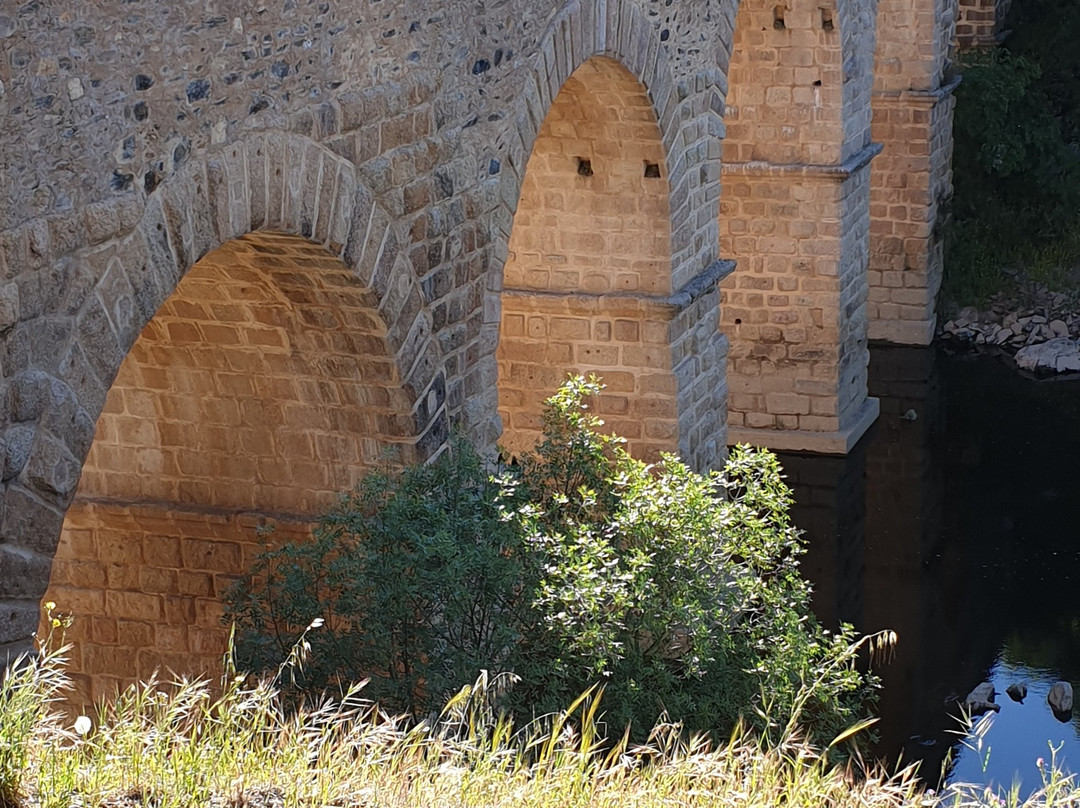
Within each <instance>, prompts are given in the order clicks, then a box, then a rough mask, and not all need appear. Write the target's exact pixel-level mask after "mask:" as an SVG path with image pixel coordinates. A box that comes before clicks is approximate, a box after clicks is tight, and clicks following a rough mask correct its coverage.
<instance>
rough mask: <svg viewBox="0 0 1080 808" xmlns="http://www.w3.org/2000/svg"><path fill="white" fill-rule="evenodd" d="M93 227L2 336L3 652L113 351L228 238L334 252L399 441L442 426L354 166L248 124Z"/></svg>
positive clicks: (55, 533) (405, 269)
mask: <svg viewBox="0 0 1080 808" xmlns="http://www.w3.org/2000/svg"><path fill="white" fill-rule="evenodd" d="M90 221H91V222H92V219H90ZM115 231H120V232H115ZM101 232H102V233H105V234H106V237H105V238H102V237H101V236H100V235H97V234H95V233H89V234H87V236H86V239H85V242H89V243H90V244H91V245H93V246H89V247H83V248H81V249H77V250H72V251H71V252H69V253H68V254H62V253H60V254H58V251H56V250H55V247H54V251H53V255H52V259H51V261H52V265H53V267H54V269H53V270H52V271H55V272H58V273H62V274H63V275H64V276H65V277H67V278H69V279H70V280H69V282H68V284H67V287H66V288H67V290H68V291H67V293H66V298H65V300H64V301H63V305H62V306H61V307H59V308H58V310H57V311H56V313H54V314H52V315H50V316H46V317H40V318H37V319H33V320H28V321H26V322H22V323H19V324H18V325H16V326H15V327H14V328H13V329H12V330H11V331H9V332H8V335H7V338H6V340H5V343H4V349H5V353H4V369H5V372H6V374H7V379H6V381H5V387H4V393H5V401H6V403H7V405H8V415H7V418H6V422H5V424H4V430H3V437H4V443H3V445H4V449H5V463H4V474H3V483H2V498H3V499H2V507H3V518H2V521H0V572H2V574H0V652H4V651H15V650H20V649H23V648H26V647H27V646H28V644H29V639H30V637H31V636H32V634H33V632H34V630H35V627H36V624H37V620H38V602H39V600H40V598H41V596H42V595H43V593H44V591H45V588H46V586H47V584H48V581H49V574H50V567H51V564H52V558H53V553H54V552H55V549H56V545H57V541H58V538H59V536H60V533H61V528H62V525H63V522H64V515H65V512H66V510H67V508H68V506H69V505H70V503H71V502H72V499H73V497H74V495H75V491H76V485H77V483H78V481H79V477H80V472H81V468H82V464H83V462H84V460H85V458H86V456H87V454H88V452H89V451H90V448H91V444H92V442H93V440H94V429H95V423H96V422H97V421H98V416H99V415H100V414H101V412H102V410H103V409H104V407H105V404H106V399H107V394H108V390H109V388H110V385H112V383H113V380H114V378H115V377H116V374H117V372H118V370H119V369H120V367H121V364H122V362H123V361H124V358H125V357H126V356H127V355H128V352H129V350H130V349H131V347H132V345H133V344H134V343H135V341H136V339H137V338H138V337H139V335H140V333H141V332H142V331H143V329H144V328H145V327H146V326H147V324H148V323H149V322H150V321H151V318H152V317H153V316H154V315H155V313H157V312H158V311H159V309H160V308H161V306H162V305H163V304H164V303H165V301H166V300H167V299H168V298H169V296H170V295H171V294H172V293H173V291H174V290H175V289H176V288H177V286H178V284H179V283H180V282H181V280H182V279H183V278H184V277H185V275H186V274H187V273H188V271H189V270H190V269H191V268H192V266H194V265H195V264H196V263H197V262H198V261H199V260H200V259H201V258H203V257H204V256H206V255H207V254H208V253H210V252H211V251H214V250H218V249H219V248H221V247H222V246H223V245H227V244H229V243H230V242H232V241H233V240H234V239H239V238H241V237H244V236H246V235H247V234H249V233H256V234H259V233H267V232H269V233H279V234H285V236H287V237H289V238H291V239H293V240H295V241H296V242H298V243H302V244H310V245H311V248H312V249H313V250H316V251H317V252H320V253H321V254H323V255H325V256H326V257H327V259H328V260H330V259H332V260H333V261H334V262H337V264H338V265H340V267H341V268H342V270H343V271H346V272H347V275H348V277H349V282H348V283H349V284H350V285H352V286H353V287H354V288H355V290H356V291H357V293H358V294H359V295H360V297H362V298H363V300H365V301H366V302H367V304H368V305H369V306H370V313H371V315H372V317H374V318H375V319H376V320H378V321H379V322H380V323H381V324H382V325H381V326H376V329H377V330H379V331H380V338H381V339H382V340H383V341H384V344H385V353H386V357H387V363H388V366H389V367H390V368H391V370H392V373H393V374H394V375H395V376H396V379H397V384H398V385H399V387H400V390H401V394H402V406H403V411H404V415H405V420H406V421H407V423H405V424H400V423H399V425H398V427H397V428H398V429H399V430H400V432H401V434H402V435H404V436H411V437H407V439H406V440H405V441H404V442H405V443H407V444H410V445H411V446H412V447H413V449H412V450H413V451H414V452H415V456H417V457H420V458H423V457H426V456H430V455H431V454H432V453H433V452H436V451H438V449H439V448H440V447H441V446H442V445H443V442H444V440H445V437H446V435H447V431H448V424H447V416H446V409H445V404H444V398H445V382H444V378H443V369H442V366H441V360H440V356H439V348H438V345H437V344H436V342H435V341H434V340H433V339H432V336H431V331H432V328H431V321H430V315H429V313H428V312H427V310H426V308H425V306H424V303H423V296H422V294H421V290H420V289H419V284H418V281H417V280H416V278H415V275H414V273H413V271H412V268H411V267H410V265H409V263H408V261H407V258H406V256H405V255H404V254H403V251H401V250H399V247H398V245H399V238H398V235H397V234H396V231H395V226H394V223H393V221H392V220H391V217H390V216H389V215H388V214H387V213H386V212H385V211H384V210H383V209H382V208H381V207H380V206H379V205H378V204H377V203H376V202H375V200H374V199H373V197H372V195H371V194H370V193H369V192H368V191H367V190H366V189H365V188H364V187H363V185H362V183H361V182H360V181H359V179H358V177H357V174H356V170H355V168H354V167H353V166H352V165H351V164H350V163H348V162H347V161H345V160H343V159H341V158H340V157H338V156H336V155H335V154H333V153H332V152H330V151H328V150H327V149H325V148H324V147H322V146H320V145H318V144H316V143H315V142H313V141H311V140H309V139H307V138H305V137H302V136H297V135H280V134H265V135H263V134H260V135H254V136H251V137H248V138H246V139H245V140H243V141H241V142H236V143H232V144H230V145H227V146H224V147H220V148H215V149H209V150H207V151H205V152H202V153H196V154H193V155H191V156H190V157H189V158H188V160H187V163H186V165H185V166H184V167H183V168H182V169H181V170H180V171H178V172H177V173H176V174H175V175H174V176H173V177H172V178H171V179H170V180H169V181H168V182H166V183H165V184H163V185H162V186H160V187H159V188H158V189H157V190H156V191H155V192H154V193H152V194H151V195H150V196H149V197H148V198H147V199H146V203H145V208H144V209H142V210H141V211H138V212H137V215H135V214H134V213H133V214H132V215H129V217H128V221H127V222H126V223H125V222H117V221H112V222H109V223H108V227H103V228H102V231H101ZM283 237H284V236H283ZM75 241H76V243H78V241H79V240H75ZM95 241H97V242H100V243H96V244H95ZM316 245H318V246H316ZM28 246H29V244H28ZM301 283H302V281H301ZM297 294H301V292H299V291H298V292H297ZM327 295H328V296H330V295H332V290H328V291H327ZM359 344H360V345H362V344H363V343H359Z"/></svg>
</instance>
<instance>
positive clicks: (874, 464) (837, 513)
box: [781, 348, 1080, 790]
mask: <svg viewBox="0 0 1080 808" xmlns="http://www.w3.org/2000/svg"><path fill="white" fill-rule="evenodd" d="M870 385H871V390H870V392H871V395H874V396H877V397H879V398H880V400H881V417H880V419H879V420H878V423H877V424H875V426H874V428H873V429H872V430H871V432H870V433H868V434H867V436H866V437H865V438H863V440H862V441H861V442H860V445H859V446H858V447H857V448H856V451H854V452H852V453H851V454H850V455H849V456H847V457H845V458H833V457H808V456H800V455H790V454H785V455H781V460H782V462H783V464H784V467H785V470H786V472H787V474H788V481H789V483H790V484H791V485H792V487H793V489H794V491H795V498H796V507H795V512H794V517H795V522H796V524H798V525H799V526H800V527H801V528H803V529H804V530H805V531H806V534H807V538H808V541H809V548H810V549H809V552H808V553H807V556H806V558H805V561H804V570H805V572H806V574H807V576H808V577H809V578H810V579H811V580H812V581H813V582H814V585H815V596H814V601H815V603H814V605H815V610H816V611H817V612H818V614H819V616H820V618H821V619H822V620H823V621H824V622H826V623H827V624H831V625H835V624H836V623H838V622H839V621H846V622H850V623H853V624H854V625H855V626H856V628H858V629H859V630H861V631H864V632H871V631H877V630H880V629H885V628H890V629H893V630H895V631H896V632H897V634H898V635H899V640H900V641H899V645H898V647H897V649H896V654H895V657H894V659H893V660H892V661H891V662H889V663H888V664H887V665H885V666H884V667H883V668H881V669H880V670H879V673H880V674H881V676H882V679H883V683H884V688H883V691H882V695H881V700H880V702H879V705H878V710H879V712H880V714H881V722H880V724H879V730H880V733H879V734H880V736H881V743H880V745H879V753H880V754H881V755H882V757H884V758H886V759H888V760H890V761H892V760H896V759H897V757H898V756H899V757H902V759H903V760H905V761H910V760H913V759H914V760H920V761H922V771H923V774H924V776H925V777H926V778H927V779H928V780H931V781H933V780H936V779H937V773H938V772H940V771H941V769H942V766H943V764H944V763H945V761H946V759H947V756H948V753H949V752H950V750H951V752H952V757H953V758H954V760H953V762H952V764H951V766H952V768H951V773H950V778H959V779H963V780H967V781H975V782H996V783H1003V784H1006V785H1007V784H1009V783H1010V782H1011V781H1012V780H1013V778H1014V776H1016V777H1021V778H1022V779H1023V783H1024V788H1025V790H1027V789H1030V788H1033V787H1035V786H1037V785H1038V784H1039V779H1038V776H1037V775H1038V772H1037V770H1035V769H1034V761H1035V759H1036V758H1038V757H1039V756H1042V757H1044V758H1046V759H1049V750H1048V748H1047V746H1046V742H1047V741H1048V740H1051V739H1055V738H1056V739H1057V740H1059V741H1064V743H1065V746H1064V748H1063V751H1062V755H1063V756H1064V757H1065V759H1066V760H1070V759H1073V760H1076V761H1077V762H1078V765H1080V740H1078V737H1080V736H1078V733H1077V730H1076V729H1074V728H1072V726H1071V725H1070V726H1066V725H1063V724H1060V723H1058V722H1057V721H1056V719H1054V718H1053V716H1052V715H1051V714H1050V712H1049V707H1048V706H1047V705H1046V691H1047V690H1048V689H1049V686H1050V684H1051V683H1052V682H1053V681H1054V680H1056V679H1058V678H1061V679H1066V680H1069V681H1071V682H1072V683H1073V685H1074V687H1076V686H1077V685H1080V599H1078V598H1076V597H1075V593H1076V588H1075V582H1076V581H1078V580H1080V577H1078V576H1080V541H1076V540H1075V539H1074V538H1073V534H1074V531H1075V529H1076V527H1075V525H1076V521H1077V519H1076V517H1077V515H1080V514H1078V508H1077V507H1076V505H1075V504H1074V502H1075V498H1076V493H1075V491H1076V483H1077V481H1078V478H1080V474H1078V471H1077V458H1078V457H1080V382H1078V381H1066V382H1035V381H1031V380H1028V379H1024V378H1021V377H1020V376H1019V375H1017V373H1016V372H1015V371H1014V370H1013V369H1011V368H1010V367H1008V366H1006V365H1005V364H1004V363H1003V362H1001V361H1000V360H998V359H995V358H993V357H985V356H949V355H946V354H944V353H940V352H936V351H935V350H934V349H919V348H875V349H874V350H873V351H872V358H871V367H870ZM987 679H990V680H992V681H993V682H994V684H995V686H996V688H997V690H998V691H999V692H1000V693H1001V695H1000V696H999V697H998V703H999V704H1001V705H1002V709H1001V713H1000V714H999V715H997V716H995V718H994V721H993V724H992V726H991V727H990V729H989V731H988V733H987V735H986V738H985V741H984V750H983V754H985V749H986V747H987V746H989V748H990V754H989V758H988V759H987V760H985V761H984V760H981V759H980V757H981V755H979V754H975V753H973V752H972V751H971V750H969V749H967V748H965V747H964V746H963V745H962V744H960V743H959V742H958V736H956V735H955V734H953V733H954V732H955V730H957V729H958V728H959V724H958V723H957V721H956V720H955V719H954V718H951V717H950V713H953V714H955V713H956V712H957V708H956V706H955V701H956V699H957V698H958V697H959V698H961V699H962V698H963V697H964V695H965V694H967V693H968V692H969V691H970V690H971V689H972V688H973V687H974V686H975V685H977V684H978V683H979V682H981V681H985V680H987ZM1012 681H1026V682H1028V685H1029V696H1028V698H1027V700H1026V701H1025V703H1024V704H1023V705H1020V704H1014V703H1013V702H1012V701H1011V700H1010V699H1009V698H1008V697H1007V696H1005V695H1004V691H1005V687H1006V686H1007V685H1008V684H1010V683H1011V682H1012ZM1078 692H1080V690H1078ZM1033 750H1034V751H1033ZM984 763H985V771H984V768H983V766H984Z"/></svg>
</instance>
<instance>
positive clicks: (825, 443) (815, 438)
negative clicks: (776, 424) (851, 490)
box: [727, 398, 881, 455]
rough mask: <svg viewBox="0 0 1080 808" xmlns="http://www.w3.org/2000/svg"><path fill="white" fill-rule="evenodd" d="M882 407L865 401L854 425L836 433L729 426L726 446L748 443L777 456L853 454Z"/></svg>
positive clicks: (873, 399)
mask: <svg viewBox="0 0 1080 808" xmlns="http://www.w3.org/2000/svg"><path fill="white" fill-rule="evenodd" d="M880 408H881V405H880V403H879V402H878V400H877V399H876V398H868V399H866V402H865V403H864V404H863V405H862V408H861V409H860V410H859V413H858V415H857V416H856V417H855V421H854V423H853V424H852V425H851V426H849V427H848V428H847V429H842V430H840V431H838V432H809V431H807V430H802V429H753V428H751V427H745V426H731V425H730V424H729V425H728V430H727V432H728V436H727V440H728V446H734V445H736V444H739V443H748V444H750V445H751V446H761V447H764V448H766V449H772V450H773V451H776V452H810V453H812V454H831V455H844V454H847V453H848V452H850V451H851V450H852V448H853V447H854V446H855V444H856V443H858V442H859V438H861V437H862V436H863V434H864V433H865V432H866V430H867V429H869V428H870V425H871V424H872V423H874V421H876V420H877V417H878V412H879V411H880Z"/></svg>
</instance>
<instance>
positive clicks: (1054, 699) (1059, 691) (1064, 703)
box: [1046, 682, 1073, 713]
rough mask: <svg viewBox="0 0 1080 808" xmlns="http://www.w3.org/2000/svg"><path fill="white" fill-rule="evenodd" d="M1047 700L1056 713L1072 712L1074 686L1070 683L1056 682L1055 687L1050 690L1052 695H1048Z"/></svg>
mask: <svg viewBox="0 0 1080 808" xmlns="http://www.w3.org/2000/svg"><path fill="white" fill-rule="evenodd" d="M1046 700H1047V701H1048V702H1049V703H1050V706H1051V707H1053V708H1054V711H1055V712H1058V713H1068V712H1072V705H1073V694H1072V685H1071V684H1069V683H1068V682H1054V686H1053V687H1051V688H1050V693H1049V694H1047V696H1046Z"/></svg>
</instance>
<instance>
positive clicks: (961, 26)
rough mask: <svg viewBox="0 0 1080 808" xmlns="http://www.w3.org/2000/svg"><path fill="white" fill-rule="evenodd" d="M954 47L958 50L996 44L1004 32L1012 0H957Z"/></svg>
mask: <svg viewBox="0 0 1080 808" xmlns="http://www.w3.org/2000/svg"><path fill="white" fill-rule="evenodd" d="M959 5H960V7H959V10H958V14H957V17H956V47H957V48H958V49H959V50H962V51H965V50H971V49H972V48H988V47H993V46H994V45H997V44H998V43H999V42H1000V41H1001V37H1002V35H1003V34H1004V33H1005V18H1006V16H1007V15H1008V13H1009V7H1010V6H1011V5H1012V0H959Z"/></svg>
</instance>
